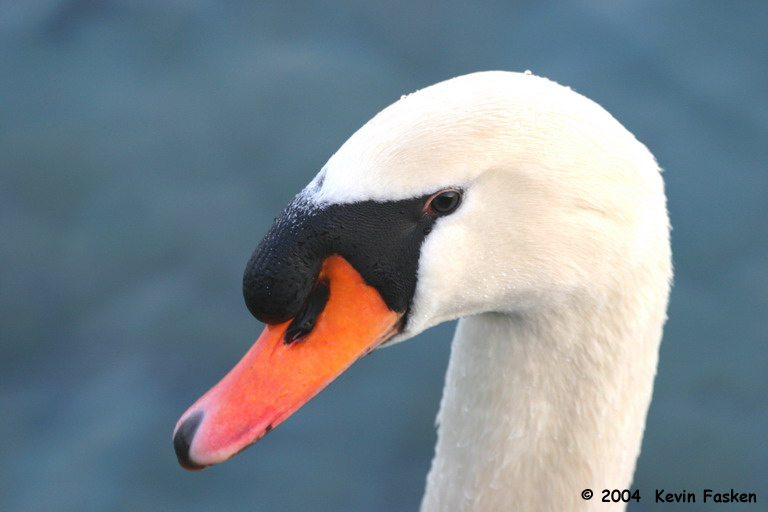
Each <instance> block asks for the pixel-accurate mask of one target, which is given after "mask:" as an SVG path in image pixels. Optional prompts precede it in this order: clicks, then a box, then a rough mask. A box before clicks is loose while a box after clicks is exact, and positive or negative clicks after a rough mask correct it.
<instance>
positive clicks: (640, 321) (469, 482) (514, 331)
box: [422, 296, 666, 512]
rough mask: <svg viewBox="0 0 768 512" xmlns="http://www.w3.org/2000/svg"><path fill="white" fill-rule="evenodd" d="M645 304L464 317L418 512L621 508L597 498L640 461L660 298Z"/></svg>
mask: <svg viewBox="0 0 768 512" xmlns="http://www.w3.org/2000/svg"><path fill="white" fill-rule="evenodd" d="M645 306H647V307H645V308H636V307H635V305H634V304H632V303H631V300H621V298H619V299H618V300H617V298H616V297H613V298H612V300H605V301H604V302H603V303H592V304H591V305H590V307H589V308H585V304H584V302H583V301H581V302H578V303H575V304H574V307H572V308H561V309H560V310H553V311H548V312H540V313H538V314H532V315H527V316H526V315H507V314H498V313H486V314H482V315H477V316H473V317H469V318H464V319H462V320H461V321H460V322H459V325H458V327H457V330H456V334H455V337H454V341H453V345H452V349H451V358H450V362H449V367H448V371H447V374H446V383H445V389H444V392H443V399H442V402H441V406H440V412H439V414H438V425H439V426H438V443H437V447H436V453H435V458H434V460H433V462H432V468H431V471H430V473H429V476H428V479H427V489H426V494H425V496H424V500H423V502H422V512H431V511H438V510H443V511H444V510H457V511H480V510H482V511H495V510H499V511H500V510H507V509H508V507H509V504H511V503H514V504H515V505H516V507H515V508H516V509H517V510H529V511H550V510H551V511H562V510H569V511H582V510H593V509H594V510H602V511H604V510H623V508H624V505H623V504H614V505H609V504H607V503H600V500H599V499H598V498H599V497H598V494H597V491H596V490H597V489H629V488H630V484H631V480H632V475H633V472H634V468H635V461H636V459H637V456H638V454H639V451H640V445H641V441H642V435H643V430H644V425H645V417H646V414H647V411H648V406H649V404H650V399H651V394H652V387H653V379H654V376H655V372H656V366H657V359H658V346H659V341H660V338H661V326H662V324H663V322H664V310H665V308H666V297H661V296H660V297H659V300H657V301H656V303H654V304H645ZM641 326H642V327H641ZM584 489H592V490H593V491H595V498H594V499H592V500H590V501H585V500H583V499H582V498H581V491H582V490H584ZM598 503H599V505H598Z"/></svg>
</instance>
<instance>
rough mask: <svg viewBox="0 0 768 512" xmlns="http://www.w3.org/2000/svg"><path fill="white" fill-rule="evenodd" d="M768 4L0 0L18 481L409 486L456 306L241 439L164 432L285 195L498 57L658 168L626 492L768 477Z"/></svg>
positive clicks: (132, 486)
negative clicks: (191, 465)
mask: <svg viewBox="0 0 768 512" xmlns="http://www.w3.org/2000/svg"><path fill="white" fill-rule="evenodd" d="M766 22H768V4H766V3H765V2H759V1H743V2H715V1H692V0H688V1H682V0H681V1H678V2H674V3H673V2H665V1H662V0H653V1H648V0H644V1H640V0H635V1H616V2H608V1H597V0H594V1H590V2H580V3H575V2H574V3H569V4H562V3H550V2H511V3H507V4H503V3H500V2H488V3H482V4H475V5H470V3H465V2H458V1H450V2H443V3H441V4H440V7H437V5H436V4H433V3H429V2H423V1H411V2H387V3H385V2H351V1H337V2H330V3H325V4H323V5H321V4H320V3H312V2H308V1H307V2H303V3H292V4H289V3H280V2H260V3H258V4H256V3H250V2H235V1H233V2H227V3H222V2H213V1H211V0H195V1H187V2H181V1H179V0H163V1H159V0H155V1H149V0H134V1H128V0H40V1H38V2H9V1H6V2H0V228H1V229H2V243H1V244H0V356H1V359H0V361H1V363H0V364H1V365H2V366H1V370H2V377H1V378H0V400H1V401H0V403H2V410H3V412H2V415H0V454H2V460H3V462H2V464H1V465H0V510H3V511H6V510H8V511H38V510H40V511H47V510H57V511H84V510H88V511H90V510H94V511H101V510H110V511H120V510H136V509H138V510H181V509H183V510H186V511H188V512H192V511H203V510H259V511H261V510H263V511H273V510H286V511H288V510H306V509H307V508H309V507H313V508H318V509H320V510H336V511H346V510H349V511H359V510H374V511H390V510H414V509H415V508H416V507H417V505H418V503H419V499H420V496H421V492H422V489H423V484H424V476H425V475H426V471H427V469H428V466H429V461H430V458H431V455H432V447H433V443H434V429H433V419H434V415H435V413H436V411H437V406H438V402H439V397H440V392H441V386H442V374H443V372H444V370H445V364H446V361H447V355H448V349H449V340H450V335H451V331H452V326H451V325H445V326H441V327H438V328H436V329H434V330H432V331H430V332H428V333H426V334H424V335H422V336H420V337H419V339H418V340H415V341H413V342H410V343H407V344H403V345H399V346H397V347H395V348H393V349H391V350H385V351H380V352H377V353H376V354H374V355H373V356H371V357H368V358H366V359H365V360H363V361H361V362H360V363H359V364H357V365H355V366H354V367H353V368H352V369H351V370H350V371H349V372H348V373H347V374H345V375H343V376H342V377H341V378H340V379H339V380H338V381H337V382H336V383H334V384H333V385H332V386H331V387H330V388H329V389H327V390H326V391H325V392H324V393H322V394H321V395H320V396H318V397H317V398H316V399H315V400H313V401H312V402H311V403H310V404H309V405H308V406H306V407H305V408H304V409H302V410H301V411H300V412H299V413H297V414H296V415H295V416H294V417H293V418H291V419H290V420H289V421H288V422H286V423H285V424H283V425H282V426H281V427H280V428H279V429H277V430H276V431H275V432H273V433H272V434H270V436H268V438H266V439H265V440H264V441H262V442H261V443H259V445H257V447H254V448H251V449H250V450H248V451H247V452H246V453H244V454H243V455H241V456H239V457H237V458H235V459H233V460H232V461H230V462H228V463H226V464H223V465H221V466H218V467H215V468H212V469H210V470H208V471H205V472H202V473H197V474H190V473H187V472H183V471H181V470H180V469H178V467H177V465H176V461H175V456H174V454H173V450H172V447H171V443H170V434H171V430H172V428H173V425H174V423H175V421H176V419H177V418H178V416H179V414H180V413H181V412H182V411H183V410H184V409H185V408H186V407H187V406H188V405H189V404H190V403H191V402H192V401H193V400H194V399H196V398H197V397H198V396H199V395H200V394H201V393H203V392H204V391H205V390H207V389H208V387H210V385H212V384H213V383H214V382H215V381H216V380H217V379H218V378H219V377H220V376H222V375H223V374H224V373H225V372H226V371H227V370H228V369H229V368H230V367H231V366H232V365H233V364H234V362H235V361H236V360H237V359H238V358H239V357H240V355H241V354H242V353H243V352H244V351H245V350H246V348H247V347H248V346H249V344H250V342H251V341H252V340H253V339H254V338H255V336H256V335H257V334H258V332H259V331H260V327H259V325H258V324H257V322H256V321H255V320H253V319H252V318H250V315H248V313H247V311H246V310H245V308H244V307H243V304H242V298H241V296H240V278H241V274H242V271H243V268H244V265H245V262H246V260H247V258H248V256H249V255H250V252H251V251H252V250H253V248H254V247H255V244H256V243H257V241H258V240H259V238H260V237H261V235H263V233H264V232H265V230H266V228H267V227H268V225H269V224H270V222H271V220H272V218H273V217H274V216H275V215H276V214H277V212H278V211H279V210H280V209H281V208H282V206H283V205H284V204H285V203H286V202H287V201H288V200H289V199H290V198H291V197H292V195H293V194H294V193H295V192H296V191H298V190H299V189H300V188H301V187H303V185H304V184H305V183H306V182H307V181H308V180H309V179H310V178H311V177H312V176H313V175H314V174H315V172H317V170H318V169H319V168H320V167H321V166H322V164H323V163H324V162H325V160H326V159H327V158H328V157H329V156H330V155H331V154H332V153H333V152H334V151H335V149H336V148H337V147H338V146H339V145H340V144H341V143H342V142H343V141H344V140H345V139H346V138H347V137H348V136H349V135H350V134H351V133H352V132H353V131H354V130H355V129H356V128H357V127H358V126H359V125H361V124H362V123H363V122H365V121H366V120H367V119H368V118H369V117H370V116H372V115H373V114H374V113H375V112H377V111H378V110H379V109H381V108H383V107H384V106H386V105H387V104H389V103H391V102H392V101H394V100H395V99H397V98H398V97H399V96H400V95H401V94H403V93H406V92H409V91H412V90H414V89H417V88H420V87H423V86H426V85H428V84H430V83H433V82H436V81H439V80H442V79H445V78H448V77H451V76H455V75H459V74H463V73H466V72H470V71H475V70H482V69H511V70H524V69H531V70H532V71H534V72H535V73H537V74H540V75H544V76H547V77H550V78H552V79H555V80H557V81H559V82H561V83H564V84H568V85H570V86H572V87H573V88H574V89H576V90H577V91H579V92H581V93H584V94H586V95H587V96H589V97H591V98H593V99H595V100H596V101H598V102H599V103H601V104H602V105H603V106H605V107H606V108H607V109H608V110H609V111H611V112H612V113H613V114H614V115H615V116H616V117H617V118H618V119H619V120H621V121H622V122H623V123H624V124H625V125H626V126H627V127H628V128H629V129H630V130H631V131H633V132H634V133H635V134H636V135H637V136H638V138H639V139H640V140H642V141H643V142H645V143H646V144H647V145H648V146H649V147H650V148H651V150H652V151H653V152H654V153H655V154H656V156H657V157H658V160H659V162H660V163H661V165H662V167H664V168H665V179H666V181H667V187H668V195H669V205H670V211H671V215H672V220H673V224H674V227H675V231H674V242H673V243H674V250H675V264H676V269H677V270H676V273H677V277H676V285H675V289H674V292H673V296H672V303H671V308H670V321H669V324H668V327H667V330H666V336H665V341H664V345H663V348H662V359H661V366H660V369H659V376H658V380H657V388H656V395H655V399H654V402H653V406H652V408H651V413H650V417H649V422H648V429H647V435H646V439H645V443H644V449H643V454H642V456H641V459H640V462H639V465H638V472H637V475H636V484H635V486H636V487H638V488H640V489H642V490H643V492H644V495H647V496H648V499H647V500H645V502H641V503H640V504H639V505H637V506H634V507H631V508H630V509H631V510H635V511H641V510H650V509H653V508H654V507H653V504H652V503H650V501H651V500H650V497H651V495H652V489H653V488H660V487H664V488H667V489H678V490H679V489H683V488H685V489H688V490H689V491H690V490H696V492H700V490H701V489H703V488H705V487H709V488H723V489H726V490H727V489H730V488H731V487H733V488H736V489H738V490H743V491H750V492H757V493H758V498H759V499H761V500H762V501H764V500H765V499H768V484H767V483H766V478H765V475H766V474H768V435H767V434H766V432H768V407H766V405H768V404H767V402H766V397H765V391H766V389H767V388H768V371H767V370H768V368H767V366H768V357H766V341H768V320H767V319H766V315H765V312H766V311H767V310H768V264H767V263H768V222H766V218H768V200H766V197H767V196H768V172H766V163H767V162H768V145H767V144H766V136H768V95H766V91H768V59H767V58H766V54H768V33H767V32H766V30H765V26H766ZM726 509H727V508H725V507H723V506H721V507H717V510H726ZM676 510H684V508H682V507H677V508H676ZM697 510H700V508H697Z"/></svg>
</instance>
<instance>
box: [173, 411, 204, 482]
mask: <svg viewBox="0 0 768 512" xmlns="http://www.w3.org/2000/svg"><path fill="white" fill-rule="evenodd" d="M202 421H203V411H197V412H194V413H192V414H190V415H189V417H188V418H187V419H185V420H184V422H183V423H182V424H181V425H179V428H177V429H176V433H175V434H173V449H174V450H176V458H177V459H178V460H179V465H181V467H183V468H184V469H188V470H190V471H197V470H200V469H203V468H205V466H202V465H200V464H197V463H195V462H193V461H192V459H191V458H190V456H189V448H190V447H191V446H192V441H193V440H194V438H195V433H196V432H197V428H198V427H199V426H200V423H201V422H202Z"/></svg>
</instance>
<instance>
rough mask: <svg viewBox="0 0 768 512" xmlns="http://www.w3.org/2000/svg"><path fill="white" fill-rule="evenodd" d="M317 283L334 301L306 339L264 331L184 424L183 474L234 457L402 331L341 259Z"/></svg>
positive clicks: (280, 330) (287, 328)
mask: <svg viewBox="0 0 768 512" xmlns="http://www.w3.org/2000/svg"><path fill="white" fill-rule="evenodd" d="M318 281H323V282H327V283H328V287H329V290H330V293H329V295H328V298H327V302H326V303H325V307H324V308H322V311H320V312H319V315H318V316H317V318H316V320H315V321H314V322H313V325H312V326H311V330H310V331H309V332H308V333H306V334H305V335H303V336H301V337H298V339H297V338H296V335H295V334H292V333H291V328H292V326H293V323H292V322H291V321H287V322H284V323H282V324H278V325H267V326H266V327H265V329H264V331H263V332H262V334H261V336H260V337H259V339H258V340H257V341H256V343H254V345H253V347H251V349H250V350H249V351H248V352H247V353H246V355H245V356H244V357H243V358H242V359H241V360H240V362H239V363H238V364H237V365H236V366H235V367H234V368H233V369H232V370H231V371H230V372H229V374H227V376H225V377H224V378H223V379H222V380H221V381H220V382H219V383H218V384H217V385H216V386H214V387H213V388H212V389H211V390H210V391H208V392H207V393H206V394H205V395H203V396H202V397H201V398H200V399H199V400H198V401H197V402H195V403H194V404H193V405H192V406H191V407H190V408H189V409H188V410H187V411H186V412H185V413H184V414H183V415H182V416H181V418H180V419H179V422H178V423H177V424H176V428H175V429H174V434H173V440H174V447H175V449H176V455H177V457H178V459H179V464H181V466H182V467H184V468H186V469H190V470H198V469H203V468H205V467H206V466H210V465H212V464H217V463H219V462H223V461H225V460H227V459H229V458H230V457H232V456H234V455H236V454H237V453H239V452H240V451H242V450H243V449H245V448H246V447H248V446H249V445H250V444H252V443H254V442H256V441H258V440H259V439H261V438H262V437H263V436H264V435H265V434H267V433H268V432H269V431H270V430H272V428H274V427H276V426H277V425H278V424H279V423H281V422H282V421H283V420H285V419H286V418H287V417H288V416H290V415H291V414H293V412H295V411H296V410H297V409H299V408H300V407H301V406H302V405H304V404H305V403H306V402H307V401H308V400H309V399H310V398H312V397H313V396H315V395H316V394H317V393H318V392H320V390H322V389H323V388H324V387H325V386H327V385H328V384H329V383H330V382H331V381H332V380H333V379H335V378H336V377H337V376H338V375H339V374H340V373H342V372H343V371H344V370H346V369H347V368H348V367H349V366H350V365H351V364H352V363H354V362H355V361H356V360H357V359H359V358H360V357H362V356H364V355H366V354H367V353H368V352H370V351H372V350H373V349H375V348H376V347H377V346H379V345H380V344H381V343H383V342H384V341H386V340H388V339H389V338H391V337H392V336H394V335H395V334H397V332H398V331H399V329H400V320H401V318H402V313H397V312H394V311H391V310H390V309H389V308H388V307H387V305H386V303H385V302H384V300H383V299H382V298H381V295H380V294H379V292H377V291H376V290H375V289H374V288H372V287H371V286H368V285H367V284H366V283H365V281H364V279H363V278H362V276H361V275H360V274H359V273H358V272H357V271H356V270H355V269H354V268H353V267H352V265H350V264H349V263H348V262H347V261H346V260H345V259H344V258H342V257H340V256H331V257H329V258H327V259H326V260H325V262H324V263H323V266H322V269H321V272H320V275H319V277H318ZM313 320H314V319H313Z"/></svg>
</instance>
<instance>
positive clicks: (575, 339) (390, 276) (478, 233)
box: [174, 71, 672, 512]
mask: <svg viewBox="0 0 768 512" xmlns="http://www.w3.org/2000/svg"><path fill="white" fill-rule="evenodd" d="M670 259H671V256H670V246H669V227H668V219H667V212H666V203H665V196H664V186H663V182H662V179H661V176H660V173H659V168H658V166H657V164H656V162H655V160H654V158H653V156H652V155H651V154H650V152H649V151H648V150H647V149H646V148H645V146H643V145H642V144H641V143H639V142H638V141H637V140H636V139H635V138H634V137H633V136H632V135H631V134H630V133H629V132H628V131H627V130H626V129H625V128H623V127H622V126H621V125H620V124H619V123H618V122H617V121H616V120H615V119H614V118H613V117H611V115H610V114H608V113H607V112H606V111H605V110H603V109H602V108H601V107H599V106H598V105H597V104H595V103H594V102H592V101H590V100H588V99H587V98H585V97H583V96H581V95H579V94H577V93H575V92H572V91H571V90H570V89H568V88H566V87H563V86H560V85H558V84H556V83H554V82H551V81H549V80H546V79H544V78H540V77H537V76H534V75H531V74H530V73H511V72H501V71H492V72H482V73H475V74H470V75H466V76H461V77H458V78H454V79H452V80H448V81H445V82H442V83H439V84H436V85H433V86H431V87H427V88H425V89H423V90H421V91H418V92H416V93H413V94H410V95H408V96H404V97H402V98H401V99H400V100H399V101H397V102H395V103H394V104H393V105H391V106H389V107H388V108H386V109H384V110H383V111H382V112H380V113H379V114H378V115H376V116H375V117H374V118H373V119H371V120H370V121H369V122H368V123H367V124H365V125H364V126H363V127H362V128H360V130H358V131H357V132H356V133H355V134H354V135H352V137H351V138H350V139H349V140H348V141H347V142H346V143H345V144H344V145H343V146H342V147H341V148H340V149H339V150H338V152H337V153H336V154H335V155H333V156H332V157H331V159H330V160H329V161H328V163H327V164H326V165H325V167H324V168H323V169H322V170H321V171H320V173H319V174H318V175H317V176H316V177H315V179H314V180H313V181H312V182H310V184H309V185H308V186H307V187H306V188H305V189H304V190H303V191H301V192H300V193H299V194H298V195H297V196H296V198H295V199H294V201H293V202H292V203H291V204H290V205H289V206H288V207H287V208H286V209H285V211H284V212H283V213H282V215H281V216H280V217H279V218H278V219H277V220H276V222H275V224H274V225H273V227H272V228H271V229H270V230H269V232H268V233H267V235H266V236H265V238H264V239H263V240H262V241H261V243H260V244H259V246H258V247H257V249H256V251H255V252H254V254H253V256H252V258H251V260H250V262H249V263H248V266H247V268H246V271H245V276H244V281H243V291H244V296H245V300H246V304H247V306H248V308H249V310H250V311H251V312H252V313H253V314H254V315H255V316H256V317H257V318H258V319H260V320H262V321H264V322H266V323H267V326H266V328H265V330H264V332H263V333H262V335H261V337H260V338H259V339H258V340H257V342H256V343H255V344H254V346H253V348H251V349H250V351H249V352H248V353H247V354H246V355H245V357H244V358H243V359H242V361H240V363H238V365H237V366H236V367H235V368H234V369H233V370H232V371H231V372H230V373H229V374H228V375H227V376H226V377H225V378H224V379H223V380H222V381H221V382H220V383H219V384H217V385H216V386H215V387H214V388H213V389H211V390H210V391H209V392H208V393H206V394H205V395H204V396H203V397H202V398H200V399H199V400H198V401H197V402H196V403H195V404H193V405H192V406H191V407H190V408H189V409H188V410H187V412H185V413H184V415H183V416H182V417H181V418H180V420H179V422H178V424H177V425H176V429H175V431H174V446H175V448H176V452H177V455H178V458H179V462H180V463H181V465H182V466H184V467H186V468H187V469H201V468H202V467H205V466H208V465H211V464H216V463H218V462H221V461H223V460H226V459H228V458H229V457H232V456H233V455H235V454H236V453H238V452H240V451H241V450H242V449H244V448H245V447H246V446H248V445H250V444H251V443H253V442H255V441H256V440H258V439H260V438H261V437H262V436H263V435H265V434H266V433H267V432H269V431H270V430H271V429H272V428H273V427H275V426H276V425H277V424H278V423H280V422H281V421H283V420H284V419H285V418H286V417H288V416H289V415H290V414H291V413H293V412H294V411H295V410H296V409H298V408H299V407H300V406H301V405H302V404H304V403H305V402H306V401H307V400H309V399H310V398H311V397H312V396H314V395H315V394H316V393H317V392H318V391H320V390H321V389H322V388H323V387H324V386H325V385H326V384H328V382H330V381H331V380H333V379H334V378H335V377H336V376H337V375H338V374H339V373H341V372H342V371H343V370H344V369H346V368H347V367H348V366H349V365H351V364H352V363H353V362H354V361H355V360H356V359H358V358H359V357H362V356H363V355H365V354H367V353H368V352H370V351H372V350H373V349H375V348H377V347H378V346H380V345H381V344H383V343H384V342H389V343H390V344H391V343H394V342H399V341H402V340H405V339H407V338H410V337H412V336H414V335H415V334H417V333H419V332H421V331H423V330H425V329H427V328H428V327H430V326H433V325H435V324H438V323H440V322H444V321H446V320H451V319H455V318H461V320H460V322H459V324H458V327H457V329H456V333H455V336H454V340H453V345H452V349H451V357H450V363H449V366H448V371H447V375H446V381H445V389H444V394H443V398H442V403H441V404H440V412H439V415H438V418H437V421H438V424H439V427H438V442H437V447H436V452H435V457H434V460H433V461H432V467H431V470H430V472H429V475H428V477H427V485H426V492H425V495H424V498H423V501H422V506H421V510H422V511H424V512H431V511H454V510H456V511H483V512H489V511H508V510H524V511H535V510H542V511H557V512H562V511H582V510H621V509H623V508H624V507H625V503H622V502H619V503H612V504H608V503H602V502H601V501H600V500H601V494H599V492H598V491H599V490H602V489H610V490H612V489H619V490H621V489H629V486H630V484H631V481H632V475H633V472H634V467H635V461H636V458H637V456H638V453H639V450H640V443H641V440H642V435H643V429H644V424H645V417H646V413H647V410H648V406H649V403H650V399H651V392H652V387H653V379H654V375H655V372H656V366H657V358H658V349H659V343H660V339H661V334H662V327H663V324H664V321H665V311H666V306H667V296H668V293H669V284H670V280H671V275H672V270H671V263H670ZM584 489H593V490H594V493H595V495H594V498H593V499H592V500H584V499H583V498H582V495H581V493H582V491H583V490H584Z"/></svg>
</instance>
